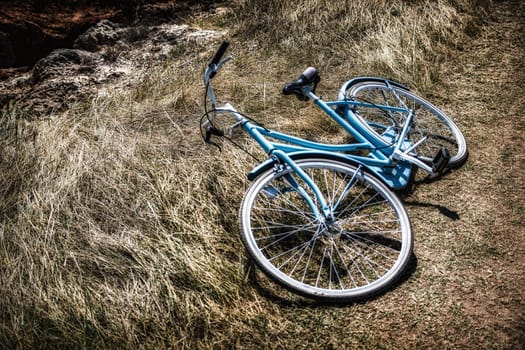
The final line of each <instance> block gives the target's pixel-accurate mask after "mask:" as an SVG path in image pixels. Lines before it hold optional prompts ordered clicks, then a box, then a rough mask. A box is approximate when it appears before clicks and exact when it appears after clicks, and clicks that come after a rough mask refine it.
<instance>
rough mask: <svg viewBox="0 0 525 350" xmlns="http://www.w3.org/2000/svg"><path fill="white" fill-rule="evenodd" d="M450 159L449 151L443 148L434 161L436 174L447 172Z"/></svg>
mask: <svg viewBox="0 0 525 350" xmlns="http://www.w3.org/2000/svg"><path fill="white" fill-rule="evenodd" d="M450 158H451V157H450V153H449V151H448V150H447V149H446V148H444V147H441V149H440V150H439V151H438V152H437V153H436V155H435V156H434V159H433V160H432V171H433V172H434V173H440V172H442V171H443V170H445V168H446V167H447V165H448V162H449V161H450Z"/></svg>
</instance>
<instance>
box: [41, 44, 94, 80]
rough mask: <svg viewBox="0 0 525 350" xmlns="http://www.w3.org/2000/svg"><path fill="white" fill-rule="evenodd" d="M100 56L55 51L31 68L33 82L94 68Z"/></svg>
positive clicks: (66, 50) (70, 50)
mask: <svg viewBox="0 0 525 350" xmlns="http://www.w3.org/2000/svg"><path fill="white" fill-rule="evenodd" d="M99 60H100V55H98V54H94V53H91V52H88V51H84V50H77V49H57V50H54V51H52V52H51V53H50V54H49V55H48V56H47V57H44V58H42V59H40V60H39V61H38V62H37V63H36V64H35V66H34V67H33V75H32V78H33V82H34V83H39V82H41V81H43V80H45V79H49V78H51V77H53V76H64V74H65V73H68V74H75V73H77V74H78V73H81V72H82V71H83V70H84V71H85V70H86V69H88V68H89V67H92V68H94V66H95V65H96V64H97V62H98V61H99Z"/></svg>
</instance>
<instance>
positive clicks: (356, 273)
mask: <svg viewBox="0 0 525 350" xmlns="http://www.w3.org/2000/svg"><path fill="white" fill-rule="evenodd" d="M227 47H228V43H227V42H223V44H222V45H221V46H220V48H219V50H218V51H217V52H216V54H215V56H214V57H213V59H212V60H211V62H210V64H209V65H208V67H207V69H206V71H205V73H204V84H205V87H206V98H205V101H207V102H206V103H205V113H204V116H203V118H202V119H201V132H202V135H203V138H204V140H205V141H206V142H208V143H210V142H212V138H213V137H226V138H228V139H229V138H230V135H232V131H233V129H235V128H242V129H243V130H244V131H245V132H246V133H247V134H248V135H249V136H250V137H251V138H253V140H255V141H256V142H257V143H258V144H259V145H260V147H261V148H262V149H263V150H264V151H265V152H266V153H267V154H268V156H269V159H268V160H266V161H264V162H262V163H261V164H259V165H258V166H257V167H255V168H254V169H253V170H252V171H250V172H249V174H248V178H249V179H250V180H251V181H252V184H251V186H250V187H249V188H248V190H247V191H246V193H245V196H244V199H243V201H242V204H241V209H240V231H241V238H242V241H243V243H244V245H245V247H246V249H247V250H248V252H249V254H250V256H251V257H252V258H253V260H254V261H255V263H256V264H257V265H258V266H259V267H260V268H261V270H262V271H263V272H264V273H266V274H267V275H268V276H269V277H271V278H272V279H273V280H275V281H276V282H278V283H280V284H281V285H283V286H284V287H286V288H288V289H290V290H291V291H293V292H296V293H298V294H301V295H304V296H307V297H311V298H316V299H322V300H328V301H338V302H339V301H353V300H360V299H365V298H369V297H371V296H373V295H376V294H377V293H380V292H382V291H384V290H385V289H387V288H388V287H390V286H391V285H392V284H393V283H394V282H395V281H396V280H397V279H398V278H399V276H400V275H401V274H402V273H403V271H404V270H405V268H406V266H407V264H408V261H409V259H410V256H411V253H412V246H413V234H412V229H411V225H410V221H409V218H408V215H407V213H406V210H405V208H404V207H403V204H402V203H401V201H400V200H399V199H398V198H397V196H396V195H395V194H394V193H393V192H392V190H391V189H390V188H393V189H398V188H403V187H405V186H407V185H408V183H409V181H410V176H411V172H412V168H413V166H414V165H415V166H418V167H420V168H422V169H424V170H425V171H427V172H428V173H429V174H437V173H439V172H441V171H444V170H445V169H446V168H447V167H449V166H457V164H459V163H460V162H462V161H464V160H463V158H464V157H466V144H465V143H464V138H462V135H461V133H459V134H457V133H456V134H454V135H453V137H455V139H456V140H457V139H458V135H461V138H462V140H463V141H461V140H460V141H453V142H455V144H456V145H458V144H459V146H457V147H455V148H453V149H452V150H453V152H454V154H453V155H452V156H450V154H449V152H448V151H447V149H445V148H444V147H442V146H440V147H439V150H438V152H437V154H436V155H433V156H432V157H427V155H426V153H423V152H419V151H418V149H419V148H420V147H421V146H422V145H423V144H425V143H432V142H430V141H431V136H429V133H428V132H427V131H426V129H423V128H417V127H415V126H416V125H417V119H416V118H415V113H416V112H417V113H418V114H419V112H418V111H417V110H413V109H411V106H413V105H409V104H407V103H406V102H405V101H404V100H403V98H406V97H407V96H409V97H410V98H412V99H413V100H414V98H413V97H414V96H415V95H412V94H411V93H409V92H408V90H407V89H406V88H404V87H403V86H401V85H399V84H397V83H394V82H390V81H385V80H379V79H376V78H367V79H366V80H360V81H356V80H354V81H350V82H349V83H347V84H345V86H344V87H343V88H344V91H343V92H342V94H341V96H340V98H339V99H338V100H337V101H332V102H324V101H322V100H321V99H320V98H319V97H317V96H316V95H315V87H316V86H317V84H318V82H319V80H320V78H319V75H318V73H317V71H316V70H315V69H314V68H309V69H307V70H306V71H305V72H304V73H303V74H302V75H301V77H300V78H298V79H297V80H295V81H294V82H292V83H290V84H287V85H286V86H285V88H284V90H283V92H284V93H285V94H294V95H296V96H297V97H298V98H299V99H301V100H305V101H306V100H312V101H314V103H315V104H316V105H318V106H319V107H320V108H321V109H322V110H323V111H325V112H326V113H327V114H328V115H329V116H330V117H331V118H333V119H334V120H335V121H336V122H337V123H339V124H340V125H341V126H342V127H343V128H344V130H346V131H347V132H348V133H350V134H351V135H352V136H353V137H354V138H355V140H356V142H355V143H350V144H345V145H331V144H323V143H317V142H312V141H309V140H305V139H302V138H299V137H295V136H291V135H287V134H284V133H281V132H277V131H274V130H270V129H268V128H266V127H264V126H263V125H261V124H259V123H257V122H256V121H254V120H253V119H252V118H250V117H248V116H246V115H244V114H242V113H240V112H238V111H237V110H236V109H235V108H234V107H233V106H231V105H230V104H225V105H223V106H220V107H218V106H217V99H216V96H215V93H214V90H213V87H212V85H211V80H212V79H213V78H214V77H215V75H216V74H217V73H218V71H219V70H220V69H221V67H222V66H223V64H224V63H226V62H227V61H228V60H229V59H230V57H227V58H226V59H224V60H221V59H222V56H223V55H224V53H225V51H226V49H227ZM358 88H359V89H358ZM376 92H379V93H380V94H382V95H383V96H387V95H388V94H393V95H395V96H396V99H397V100H396V101H398V103H397V104H394V103H392V101H390V100H388V99H386V98H384V99H383V100H382V101H379V100H377V99H372V97H371V96H374V94H375V93H376ZM364 95H366V99H364V98H362V96H364ZM208 101H209V103H210V107H211V108H208ZM385 101H386V102H385ZM401 101H402V102H401ZM387 102H388V103H387ZM417 102H418V103H420V104H422V103H423V102H425V103H424V104H422V105H423V106H424V108H428V107H429V106H431V105H430V104H427V103H426V101H424V100H422V99H420V98H418V99H417ZM411 103H412V102H411ZM374 109H377V110H379V111H381V113H386V114H387V115H388V116H386V117H384V119H385V120H386V121H387V122H384V120H381V119H380V118H378V117H376V114H375V113H374V114H372V113H368V110H374ZM436 110H437V109H436ZM378 113H379V112H378ZM222 115H227V116H230V117H233V124H231V125H229V127H227V128H226V129H222V128H219V127H218V123H217V120H218V118H219V116H222ZM402 118H404V119H402ZM441 120H443V119H441ZM446 120H447V122H448V121H449V119H448V118H447V119H446ZM447 125H449V126H450V125H453V126H454V127H455V125H454V124H450V123H449V124H447ZM455 129H457V127H455ZM421 134H423V136H421ZM416 138H418V139H417V140H415V139H416ZM436 140H439V142H441V143H443V142H448V138H446V137H445V138H436ZM429 149H431V147H429ZM357 151H359V152H362V151H367V155H366V156H365V155H358V154H356V152H357ZM427 152H428V150H427Z"/></svg>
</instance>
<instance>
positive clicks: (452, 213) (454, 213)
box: [403, 201, 460, 221]
mask: <svg viewBox="0 0 525 350" xmlns="http://www.w3.org/2000/svg"><path fill="white" fill-rule="evenodd" d="M403 204H404V205H407V206H415V207H423V208H434V209H437V210H438V211H439V212H440V213H441V214H442V215H444V216H446V217H447V218H449V219H451V220H454V221H456V220H459V219H460V216H459V213H458V212H457V211H455V210H451V209H449V208H447V207H445V206H443V205H440V204H433V203H422V202H415V201H403Z"/></svg>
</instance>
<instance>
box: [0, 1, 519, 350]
mask: <svg viewBox="0 0 525 350" xmlns="http://www.w3.org/2000/svg"><path fill="white" fill-rule="evenodd" d="M335 3H337V4H335ZM480 3H481V2H479V1H478V2H476V1H472V2H470V1H467V0H463V1H438V2H432V3H429V2H426V1H414V2H410V3H407V2H402V1H389V2H387V1H372V0H370V1H365V2H362V3H360V6H359V7H357V6H356V5H355V4H354V2H351V1H346V2H345V1H343V2H330V1H322V0H301V1H296V2H283V1H277V0H271V1H264V2H263V1H256V0H246V1H243V2H240V3H239V4H237V5H235V6H236V7H235V9H234V10H233V11H225V12H220V13H221V14H216V15H213V16H210V15H204V14H203V15H202V16H196V17H195V18H193V19H192V21H193V22H194V23H198V24H199V25H201V26H205V25H209V26H221V28H223V29H227V30H229V32H230V33H231V36H232V38H233V39H232V42H233V45H232V48H231V52H232V54H234V55H235V58H236V60H235V61H234V63H233V64H230V65H229V66H228V67H227V68H226V69H225V70H224V71H223V72H221V76H220V77H219V78H218V79H217V84H218V88H219V92H220V93H221V94H222V96H225V98H228V99H231V100H232V101H234V104H235V105H236V106H237V107H238V108H239V109H242V110H244V111H247V112H250V113H253V114H255V115H256V116H257V118H259V119H261V120H262V121H264V122H266V123H268V124H270V125H272V126H275V127H276V128H280V129H282V130H287V131H291V132H296V133H299V134H302V135H309V136H311V137H314V138H327V139H334V138H335V137H340V136H341V135H340V134H338V131H337V129H336V128H334V127H333V125H331V124H328V122H327V121H326V120H325V119H324V117H322V116H321V115H320V114H319V113H318V112H316V111H315V109H314V108H313V107H312V106H311V104H302V103H299V102H297V101H293V100H291V99H290V98H284V97H282V96H280V95H279V90H280V87H281V85H282V84H283V82H285V81H288V80H290V79H293V78H294V77H295V76H296V75H297V74H298V73H300V72H301V70H302V69H303V68H304V67H305V66H307V65H309V64H312V63H313V64H316V65H317V66H318V67H319V68H320V70H321V75H322V77H323V81H322V83H321V84H322V85H321V87H320V91H321V92H323V91H327V92H328V93H327V94H329V95H330V96H335V94H336V91H337V89H338V87H339V85H341V84H342V83H343V81H344V79H345V78H347V77H351V76H354V75H358V74H363V75H365V74H370V75H388V76H392V77H395V78H399V79H400V80H403V81H405V82H410V83H411V84H412V85H413V86H414V87H415V88H416V90H418V91H421V92H423V93H424V92H426V93H427V95H429V93H430V92H432V95H433V96H432V101H434V102H435V103H436V104H437V105H439V106H444V109H445V110H446V111H447V112H449V113H450V115H452V116H454V119H455V120H457V122H458V123H459V124H460V125H461V127H462V128H463V130H464V131H465V134H466V136H467V139H468V141H469V145H470V147H471V160H470V161H469V163H467V165H466V166H465V167H464V168H463V169H461V170H460V171H458V172H455V173H453V174H450V176H448V177H445V178H443V179H441V180H440V181H439V182H435V183H432V184H424V185H421V186H420V187H418V189H417V190H416V192H415V193H413V194H412V195H411V196H409V197H408V198H407V199H406V202H407V207H408V209H409V214H410V216H411V219H412V222H413V226H414V231H415V233H416V242H415V256H416V257H417V265H415V266H414V271H413V273H412V274H411V275H410V276H407V279H406V280H404V281H403V282H402V283H401V284H400V285H399V286H398V287H397V288H396V289H395V290H393V291H391V292H389V293H386V294H385V295H383V296H381V297H379V298H377V299H375V300H371V301H369V302H366V303H363V304H353V305H345V306H341V307H333V306H323V305H317V304H315V303H313V302H310V301H305V300H303V299H301V298H298V297H296V296H294V295H292V294H289V293H287V292H285V291H282V290H281V289H280V288H278V287H276V286H274V285H273V284H272V283H271V282H269V281H267V280H266V279H265V278H264V277H263V276H260V275H259V274H258V273H256V272H255V271H254V270H253V269H251V268H250V266H249V265H248V264H247V262H246V255H245V253H244V250H243V247H242V244H241V242H240V240H239V238H238V228H237V225H238V224H237V220H238V205H239V203H240V200H241V198H242V194H243V192H244V189H245V187H246V186H247V180H246V179H245V176H244V175H245V173H246V171H247V170H249V169H250V166H253V165H254V161H253V160H252V159H250V157H249V156H247V155H246V154H244V153H242V152H240V151H238V150H236V149H235V148H233V147H231V146H227V145H225V146H224V149H223V152H222V153H218V152H217V151H216V150H214V149H213V148H207V147H205V146H204V145H203V144H202V141H201V140H200V139H199V137H200V135H199V133H198V115H199V114H200V112H201V110H202V92H203V89H202V86H201V84H202V83H201V74H202V67H203V66H204V65H205V63H206V60H207V58H208V57H209V54H211V51H209V50H208V51H207V52H206V49H205V48H204V47H199V48H196V49H195V52H194V53H192V54H191V56H190V57H189V59H188V57H187V56H186V57H184V59H182V58H181V60H180V61H179V60H173V61H168V62H165V63H164V64H162V65H159V66H157V67H154V68H152V69H151V71H149V72H147V73H145V74H144V79H143V84H141V85H139V86H136V87H134V88H133V89H132V90H130V91H121V90H114V91H110V93H109V94H108V95H107V96H104V97H98V98H94V99H90V100H87V101H84V102H82V103H79V104H77V105H75V106H72V107H71V108H70V109H69V110H67V111H65V112H64V113H60V114H52V115H49V116H48V117H47V118H45V119H39V120H33V119H32V118H31V114H30V112H28V111H20V110H16V109H13V110H11V111H9V112H6V113H4V114H3V115H2V116H1V124H0V128H1V130H0V171H1V174H2V176H1V177H0V191H2V198H3V200H2V201H1V202H0V310H2V311H1V312H0V344H4V346H5V347H7V348H17V347H20V348H31V347H35V348H64V347H71V348H134V349H135V348H246V349H249V348H276V349H277V348H297V347H299V348H301V347H304V348H387V349H388V348H422V347H423V348H436V349H438V348H439V349H441V348H476V349H477V348H497V349H506V348H519V347H520V345H521V346H522V345H523V342H524V322H525V320H524V300H523V298H524V293H523V290H524V287H525V281H524V279H523V268H524V267H525V266H524V261H523V253H524V251H525V249H524V244H523V242H522V236H523V229H522V224H523V214H522V213H523V202H524V201H523V195H522V193H523V190H524V188H523V179H522V174H523V156H522V155H521V153H520V148H519V145H521V144H522V142H523V141H524V140H523V121H522V118H521V115H520V113H521V111H523V109H524V108H525V105H524V104H523V97H522V96H523V93H522V92H523V87H524V86H523V81H524V80H523V78H524V77H523V67H524V61H523V58H524V56H523V47H524V42H523V38H520V35H519V33H520V32H521V33H523V30H522V29H523V28H521V31H520V29H519V28H516V27H515V26H516V25H517V24H516V23H519V21H517V20H518V19H519V18H521V19H523V14H524V9H523V5H520V4H519V3H518V2H515V3H507V4H504V5H497V4H494V5H492V8H491V9H492V10H497V11H498V12H497V15H494V16H493V17H491V18H489V19H488V20H487V21H488V22H487V23H485V24H486V25H487V27H486V28H484V27H483V26H482V25H483V24H484V23H483V22H482V21H481V20H480V19H479V18H478V17H476V15H479V16H480V17H481V16H482V15H483V12H480V10H479V7H478V6H479V5H480ZM486 6H488V5H486ZM218 13H219V12H218ZM517 14H519V16H521V17H519V16H518V15H517ZM501 18H503V19H501ZM521 23H523V21H522V22H521ZM465 33H467V34H469V35H471V37H468V36H467V35H466V34H465ZM512 33H514V34H512ZM474 34H475V36H472V35H474ZM516 40H518V41H516ZM510 43H512V46H508V45H511V44H510ZM496 44H498V45H507V46H508V47H507V46H503V47H499V48H498V47H495V46H494V45H496ZM212 46H213V47H215V43H214V45H212ZM211 50H212V49H211ZM461 50H463V52H462V51H461ZM185 52H186V54H188V52H187V51H185ZM203 52H204V54H202V53H203ZM479 53H483V55H480V54H479ZM480 56H483V57H486V58H484V59H480ZM183 62H185V64H183ZM500 62H505V63H506V65H505V66H502V65H501V64H500ZM505 67H514V70H512V71H510V70H508V69H507V68H505ZM509 69H510V68H509ZM520 77H521V78H520ZM487 81H488V82H490V86H486V82H487ZM494 86H495V87H497V88H495V87H494ZM330 96H329V97H330ZM512 96H513V97H514V98H511V97H512ZM329 97H328V98H329ZM500 99H502V100H501V101H503V104H502V105H498V104H495V102H496V101H500ZM509 106H510V107H509ZM503 116H504V118H503ZM319 125H323V127H322V128H319ZM489 129H491V132H487V131H488V130H489ZM319 130H321V133H322V134H321V135H318V134H319ZM502 171H503V173H502ZM451 214H455V215H451Z"/></svg>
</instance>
